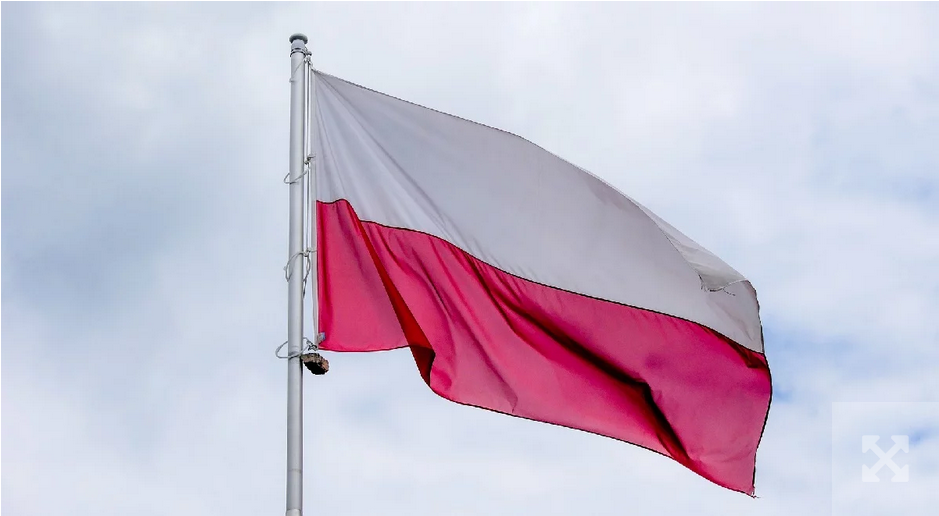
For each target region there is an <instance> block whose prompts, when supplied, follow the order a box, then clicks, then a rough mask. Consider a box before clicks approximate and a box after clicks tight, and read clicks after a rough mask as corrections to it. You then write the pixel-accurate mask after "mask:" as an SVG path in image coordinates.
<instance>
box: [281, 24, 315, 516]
mask: <svg viewBox="0 0 939 516" xmlns="http://www.w3.org/2000/svg"><path fill="white" fill-rule="evenodd" d="M306 43H307V38H306V36H304V35H303V34H294V35H293V36H290V169H289V172H290V173H289V176H288V177H289V178H290V181H289V184H290V226H289V234H290V236H289V246H288V262H287V350H288V353H287V356H288V357H290V358H289V359H288V360H287V512H286V516H301V514H302V511H303V365H302V362H301V360H300V353H301V351H302V347H303V282H304V276H305V274H304V272H303V271H304V268H305V267H306V260H307V253H308V251H307V250H306V249H304V248H303V223H304V221H303V214H304V206H303V204H304V202H303V187H304V185H303V168H304V161H305V159H306V156H304V155H303V154H304V142H305V135H304V129H305V123H306V113H307V111H306V107H307V106H306V93H307V92H306V87H307V84H306V82H307V70H306V64H305V61H306V59H307V55H308V53H309V52H308V51H307V48H306ZM313 295H314V296H316V291H315V290H314V292H313Z"/></svg>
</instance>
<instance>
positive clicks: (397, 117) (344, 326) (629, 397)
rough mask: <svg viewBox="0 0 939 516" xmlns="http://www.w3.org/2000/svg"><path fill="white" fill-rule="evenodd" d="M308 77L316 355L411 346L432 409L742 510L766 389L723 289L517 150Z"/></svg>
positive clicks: (649, 218)
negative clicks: (673, 474)
mask: <svg viewBox="0 0 939 516" xmlns="http://www.w3.org/2000/svg"><path fill="white" fill-rule="evenodd" d="M314 77H315V123H314V124H313V126H314V130H315V131H316V138H315V142H316V143H315V146H314V149H315V152H316V158H315V159H316V211H315V213H316V225H317V229H318V232H317V233H318V236H317V244H318V259H317V274H318V279H319V290H318V300H319V306H320V307H321V308H320V311H319V328H320V331H321V332H324V333H325V341H324V342H323V343H322V345H321V348H322V349H327V350H332V351H377V350H387V349H393V348H400V347H405V346H407V347H409V348H410V349H411V352H412V353H413V355H414V359H415V361H416V362H417V367H418V369H419V370H420V374H421V375H422V377H423V378H424V381H425V382H426V383H427V385H428V386H429V387H430V388H431V389H432V390H433V391H434V392H435V393H437V394H439V395H440V396H442V397H444V398H446V399H449V400H452V401H455V402H458V403H462V404H466V405H473V406H476V407H482V408H486V409H489V410H494V411H497V412H502V413H505V414H510V415H513V416H518V417H522V418H526V419H532V420H536V421H543V422H547V423H553V424H556V425H561V426H566V427H570V428H577V429H580V430H585V431H588V432H593V433H596V434H600V435H604V436H608V437H612V438H615V439H620V440H622V441H625V442H628V443H632V444H635V445H638V446H642V447H644V448H647V449H649V450H652V451H655V452H658V453H660V454H662V455H665V456H667V457H671V458H672V459H674V460H676V461H678V462H680V463H681V464H683V465H685V466H686V467H688V468H690V469H691V470H693V471H695V472H696V473H698V474H699V475H701V476H703V477H705V478H707V479H709V480H711V481H713V482H715V483H717V484H719V485H721V486H724V487H727V488H729V489H733V490H735V491H741V492H744V493H748V494H751V495H752V494H753V490H754V474H755V460H756V450H757V446H758V444H759V442H760V437H761V435H762V432H763V426H764V423H765V420H766V416H767V412H768V410H769V402H770V391H771V386H770V372H769V368H768V366H767V362H766V358H765V357H764V355H763V335H762V327H761V325H760V317H759V305H758V303H757V298H756V292H755V291H754V289H753V287H752V286H751V285H750V283H749V282H748V281H747V280H746V279H745V278H744V277H743V276H742V275H741V274H740V273H739V272H737V271H736V270H734V269H733V268H731V267H730V266H729V265H727V264H726V263H724V262H723V261H721V260H720V259H719V258H717V257H716V256H714V255H713V254H711V253H710V252H708V251H707V250H706V249H704V248H703V247H701V246H700V245H698V244H697V243H695V242H694V241H692V240H691V239H690V238H688V237H686V236H685V235H683V234H682V233H680V232H679V231H678V230H677V229H675V228H674V227H672V226H670V225H669V224H668V223H666V222H665V221H663V220H662V219H660V218H659V217H657V216H656V215H655V214H653V213H652V212H651V211H649V210H648V209H647V208H645V207H644V206H642V205H640V204H639V203H638V202H636V201H634V200H632V199H630V198H629V197H627V196H626V195H624V194H622V193H620V192H619V191H617V190H616V189H614V188H613V187H612V186H610V185H609V184H607V183H606V182H604V181H603V180H602V179H599V178H598V177H596V176H594V175H592V174H591V173H589V172H587V171H585V170H583V169H581V168H579V167H577V166H576V165H573V164H571V163H568V162H567V161H565V160H563V159H561V158H559V157H557V156H555V155H553V154H551V153H550V152H548V151H546V150H544V149H542V148H541V147H538V146H537V145H535V144H533V143H531V142H529V141H527V140H525V139H523V138H521V137H518V136H516V135H514V134H511V133H507V132H504V131H501V130H499V129H494V128H492V127H488V126H485V125H481V124H478V123H475V122H471V121H469V120H465V119H462V118H458V117H455V116H452V115H448V114H445V113H441V112H439V111H435V110H432V109H428V108H425V107H422V106H419V105H416V104H412V103H409V102H405V101H402V100H399V99H396V98H394V97H390V96H388V95H385V94H382V93H379V92H376V91H372V90H369V89H367V88H363V87H361V86H357V85H355V84H352V83H349V82H346V81H344V80H341V79H339V78H336V77H333V76H330V75H327V74H324V73H320V72H315V73H314Z"/></svg>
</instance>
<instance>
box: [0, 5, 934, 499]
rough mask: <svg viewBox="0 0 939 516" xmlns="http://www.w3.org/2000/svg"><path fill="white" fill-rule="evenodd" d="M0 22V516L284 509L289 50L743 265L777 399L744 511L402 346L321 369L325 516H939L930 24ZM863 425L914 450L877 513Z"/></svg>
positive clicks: (314, 446) (854, 20)
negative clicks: (424, 362) (576, 173)
mask: <svg viewBox="0 0 939 516" xmlns="http://www.w3.org/2000/svg"><path fill="white" fill-rule="evenodd" d="M0 14H2V271H3V272H2V289H3V292H2V293H3V304H2V445H3V449H2V471H3V476H2V510H3V513H4V514H5V515H10V516H15V515H33V514H74V515H96V516H97V515H111V514H114V515H118V514H121V515H123V514H137V515H165V514H183V515H189V514H192V515H196V514H199V515H202V514H229V515H245V516H247V515H256V514H280V513H281V511H283V506H284V478H285V473H284V469H285V445H284V439H285V403H286V400H285V390H286V365H285V364H284V362H283V361H280V360H278V359H276V358H275V357H274V355H273V350H274V348H275V347H276V346H277V345H278V344H279V343H280V342H282V341H283V340H284V338H285V337H284V335H285V333H286V329H285V318H286V315H285V314H286V284H285V282H284V280H283V271H282V269H281V268H282V267H283V264H284V262H285V260H286V253H287V249H286V236H287V235H286V232H287V225H286V223H287V189H286V187H285V186H284V185H283V184H282V183H281V178H282V177H283V176H284V174H285V173H286V166H287V129H288V125H287V116H288V82H287V81H288V77H289V57H288V53H289V45H288V43H287V37H288V36H289V35H290V34H291V33H293V32H297V31H302V32H305V33H306V34H307V35H308V36H309V37H310V48H311V50H312V52H313V60H314V64H315V65H316V66H317V67H318V68H319V69H321V70H323V71H326V72H328V73H331V74H334V75H337V76H339V77H342V78H345V79H348V80H351V81H353V82H356V83H359V84H363V85H367V86H369V87H371V88H374V89H377V90H379V91H384V92H387V93H389V94H392V95H395V96H398V97H401V98H405V99H408V100H411V101H414V102H417V103H420V104H423V105H426V106H430V107H434V108H437V109H440V110H443V111H447V112H450V113H453V114H457V115H459V116H462V117H465V118H469V119H472V120H476V121H479V122H482V123H485V124H487V125H492V126H495V127H500V128H503V129H506V130H508V131H511V132H514V133H516V134H519V135H521V136H524V137H526V138H528V139H530V140H531V141H533V142H535V143H537V144H539V145H541V146H543V147H545V148H546V149H548V150H550V151H552V152H554V153H556V154H558V155H560V156H562V157H564V158H566V159H568V160H570V161H572V162H573V163H576V164H578V165H580V166H582V167H584V168H586V169H588V170H590V171H592V172H594V173H596V174H597V175H599V176H601V177H603V178H604V179H606V180H607V181H609V182H610V183H611V184H613V185H615V186H616V187H617V188H619V189H620V190H622V191H624V192H626V193H628V194H629V195H630V196H631V197H633V198H634V199H637V200H638V201H640V202H642V203H643V204H644V205H646V206H647V207H649V208H651V209H652V210H654V211H655V212H656V213H658V214H659V215H660V216H661V217H662V218H664V219H666V220H668V221H669V222H670V223H671V224H672V225H674V226H676V227H678V228H680V229H681V230H682V231H683V232H685V233H686V234H688V235H689V236H691V237H692V238H694V239H695V240H697V241H698V242H700V243H702V244H703V245H704V246H706V247H708V248H709V249H710V250H712V251H714V252H715V253H716V254H717V255H719V256H721V257H722V258H723V259H724V260H725V261H727V262H728V263H730V264H731V265H732V266H734V267H735V268H736V269H738V270H740V271H741V272H742V273H743V274H745V275H746V276H747V277H748V278H749V279H750V280H751V281H752V283H753V284H754V286H755V287H756V289H757V291H758V292H759V296H760V302H761V307H762V317H763V324H764V331H765V337H766V353H767V356H768V358H769V362H770V366H771V367H772V371H773V378H774V389H775V397H774V403H773V406H772V409H771V412H770V417H769V420H768V424H767V427H766V432H765V435H764V438H763V444H762V446H761V448H760V452H759V454H758V467H757V484H756V485H757V496H758V498H757V499H751V498H749V497H747V496H744V495H741V494H739V493H734V492H731V491H728V490H725V489H722V488H720V487H718V486H716V485H714V484H711V483H710V482H708V481H706V480H704V479H702V478H700V477H698V476H696V475H695V474H694V473H692V472H690V471H688V470H686V469H684V468H683V467H682V466H680V465H678V464H677V463H675V462H672V461H670V460H668V459H665V458H663V457H661V456H659V455H657V454H654V453H650V452H648V451H645V450H642V449H640V448H638V447H634V446H630V445H627V444H624V443H621V442H618V441H614V440H611V439H605V438H601V437H597V436H594V435H590V434H586V433H583V432H578V431H574V430H567V429H563V428H557V427H553V426H551V425H545V424H539V423H535V422H531V421H525V420H520V419H515V418H511V417H506V416H502V415H498V414H494V413H490V412H487V411H483V410H478V409H473V408H468V407H464V406H459V405H456V404H453V403H450V402H447V401H445V400H443V399H441V398H438V397H436V396H435V395H434V394H433V393H432V392H431V391H430V390H429V389H428V388H427V387H426V386H425V385H424V383H423V381H422V380H421V378H420V376H419V375H418V374H417V371H416V368H415V367H414V364H413V359H412V358H411V356H410V353H408V352H407V351H406V350H399V351H395V352H385V353H377V354H370V355H351V354H350V355H336V354H333V355H331V356H330V357H329V358H330V361H331V364H332V368H333V371H331V372H330V374H329V375H327V376H326V377H323V378H316V379H313V378H310V377H307V379H306V386H305V395H306V404H305V410H306V422H307V427H306V429H307V431H306V441H305V446H306V463H305V464H306V476H305V486H306V501H305V508H306V513H307V514H311V515H313V514H329V515H371V514H389V515H397V514H400V515H405V514H406V515H423V514H426V515H503V514H505V515H518V514H539V515H540V514H546V515H547V514H550V515H569V514H587V515H594V514H595V515H608V514H609V515H614V514H668V515H687V514H713V515H721V516H724V515H732V514H747V515H750V514H760V515H787V516H788V515H791V514H830V513H831V512H830V510H831V508H833V507H834V508H835V509H838V508H839V507H841V508H844V507H848V506H851V507H852V508H851V509H850V513H851V514H863V513H864V510H868V511H871V512H872V513H880V514H882V513H884V512H885V511H887V510H898V513H904V514H914V515H915V514H926V513H927V507H933V508H934V504H936V503H939V405H937V404H936V403H935V402H939V318H937V314H939V271H937V264H939V145H937V142H939V9H937V6H934V5H923V4H905V5H885V4H879V5H871V4H864V5H845V4H837V5H804V4H799V5H755V4H749V5H698V4H693V5H692V4H683V5H675V4H655V5H648V4H645V5H633V4H629V5H609V4H602V5H601V4H594V5H575V4H453V5H430V4H399V5H389V4H293V3H292V4H263V5H261V4H224V5H214V4H213V5H209V4H205V5H189V4H168V5H163V4H160V5H157V4H133V5H131V4H126V5H117V4H93V5H75V4H29V5H26V4H10V3H4V4H3V7H2V13H0ZM849 402H850V403H849ZM875 402H876V403H875ZM899 402H904V403H902V404H901V403H899ZM869 432H874V433H877V432H882V433H884V434H885V435H889V434H890V433H898V432H899V433H909V434H910V435H911V438H910V443H911V451H910V452H909V453H908V454H900V455H898V457H897V458H898V459H899V457H900V456H902V455H908V457H907V458H906V459H907V460H908V461H909V462H908V463H909V464H910V466H911V474H910V476H911V480H910V482H909V483H908V484H904V485H903V486H902V487H903V489H904V491H902V492H901V491H894V492H893V494H894V495H895V494H897V493H901V494H902V495H903V496H902V497H897V496H894V497H893V498H889V497H888V494H889V493H888V494H883V496H882V497H881V498H878V500H880V502H881V503H882V504H887V503H888V502H887V501H889V505H882V506H878V505H877V503H868V502H869V500H870V497H871V496H872V494H871V493H873V491H869V490H868V491H864V489H866V488H865V486H869V484H861V483H860V481H859V477H860V474H859V470H860V466H861V464H862V463H866V464H868V465H870V464H873V462H874V461H875V459H874V458H868V459H865V456H863V455H861V454H860V435H861V434H862V433H869ZM881 444H882V445H883V446H884V449H886V448H887V446H888V444H889V439H886V438H884V439H882V443H881ZM842 448H844V449H845V450H848V451H851V450H853V451H852V452H851V453H854V452H857V453H856V454H855V455H851V453H847V455H845V456H844V457H842V455H844V454H841V453H840V452H839V450H841V449H842ZM833 457H834V458H835V460H834V461H833ZM845 457H847V458H845ZM845 461H847V462H845ZM852 461H855V462H852ZM833 462H836V463H837V464H833ZM842 467H844V468H846V469H845V471H851V472H853V473H851V475H855V476H851V475H848V476H845V477H844V478H841V477H840V476H839V473H838V472H839V471H841V469H839V468H842ZM885 471H886V470H885ZM882 477H883V478H884V482H883V483H882V484H880V485H879V486H878V487H880V488H885V489H886V488H887V487H890V486H891V483H890V482H889V481H887V479H888V477H889V474H882ZM884 486H886V487H884ZM894 487H896V488H897V489H900V487H898V486H896V485H894ZM846 493H847V494H846ZM878 493H879V492H878ZM881 494H882V493H881ZM881 494H878V495H877V496H881ZM839 496H840V497H841V498H839ZM852 497H853V498H852ZM839 500H840V501H839ZM852 500H853V501H852ZM865 500H867V501H865ZM861 502H863V503H861ZM839 503H841V504H842V506H839V505H838V504H839ZM852 503H854V505H853V506H852V505H851V504H852ZM844 504H847V505H844ZM845 510H846V511H848V510H849V509H845ZM836 512H837V511H836ZM846 514H847V512H846Z"/></svg>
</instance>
